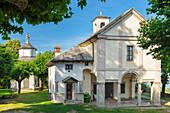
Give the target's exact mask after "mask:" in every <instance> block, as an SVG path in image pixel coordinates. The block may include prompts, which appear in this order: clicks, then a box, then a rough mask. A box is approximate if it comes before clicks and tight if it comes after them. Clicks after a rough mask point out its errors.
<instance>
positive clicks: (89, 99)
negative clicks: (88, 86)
mask: <svg viewBox="0 0 170 113" xmlns="http://www.w3.org/2000/svg"><path fill="white" fill-rule="evenodd" d="M90 101H91V96H90V94H89V93H87V92H86V93H84V102H85V103H88V102H90Z"/></svg>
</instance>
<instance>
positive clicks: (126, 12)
mask: <svg viewBox="0 0 170 113" xmlns="http://www.w3.org/2000/svg"><path fill="white" fill-rule="evenodd" d="M133 10H134V11H135V12H137V13H138V14H139V15H140V16H141V17H142V18H144V17H143V16H142V15H141V14H140V13H139V12H138V11H137V10H135V9H134V8H130V9H128V10H127V11H125V12H124V13H122V14H121V15H119V16H118V17H116V18H115V19H113V20H112V21H110V22H109V23H108V24H107V25H106V26H104V27H103V28H101V29H100V30H98V31H97V32H96V33H94V34H92V35H91V36H90V37H89V38H87V39H86V40H85V41H83V42H82V43H84V42H87V41H88V40H89V39H91V38H93V37H94V36H96V35H99V34H100V33H101V32H103V31H104V30H105V29H107V28H108V27H110V25H112V24H114V23H115V22H116V21H117V20H119V19H120V18H122V17H123V16H125V15H126V14H128V13H130V12H132V11H133ZM144 19H145V18H144ZM82 43H80V44H79V45H81V44H82Z"/></svg>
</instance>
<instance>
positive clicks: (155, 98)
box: [151, 82, 161, 106]
mask: <svg viewBox="0 0 170 113" xmlns="http://www.w3.org/2000/svg"><path fill="white" fill-rule="evenodd" d="M151 103H152V104H153V105H154V106H160V105H161V104H160V82H154V83H153V84H152V87H151Z"/></svg>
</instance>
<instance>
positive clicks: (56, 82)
mask: <svg viewBox="0 0 170 113" xmlns="http://www.w3.org/2000/svg"><path fill="white" fill-rule="evenodd" d="M55 92H58V81H55Z"/></svg>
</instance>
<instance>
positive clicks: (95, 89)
mask: <svg viewBox="0 0 170 113" xmlns="http://www.w3.org/2000/svg"><path fill="white" fill-rule="evenodd" d="M93 94H97V84H93Z"/></svg>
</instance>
